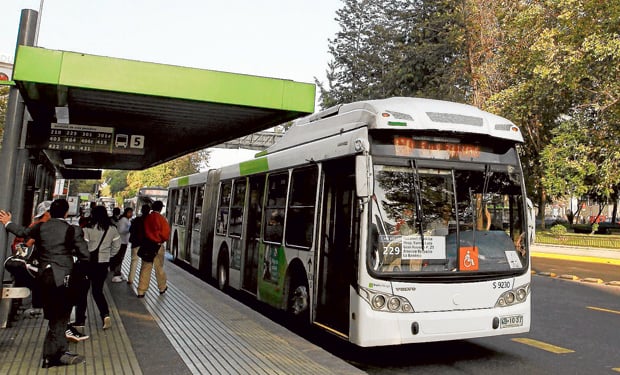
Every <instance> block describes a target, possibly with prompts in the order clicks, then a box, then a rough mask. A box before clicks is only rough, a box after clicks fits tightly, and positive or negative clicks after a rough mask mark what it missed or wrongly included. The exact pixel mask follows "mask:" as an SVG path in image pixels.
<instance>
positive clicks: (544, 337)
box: [320, 275, 620, 375]
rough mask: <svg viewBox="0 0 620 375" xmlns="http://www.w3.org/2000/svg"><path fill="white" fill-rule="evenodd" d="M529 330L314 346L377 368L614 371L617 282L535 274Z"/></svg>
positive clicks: (617, 359)
mask: <svg viewBox="0 0 620 375" xmlns="http://www.w3.org/2000/svg"><path fill="white" fill-rule="evenodd" d="M532 283H533V286H532V290H533V292H532V293H533V307H532V313H533V317H534V318H533V323H532V329H531V331H530V333H528V334H523V335H517V336H499V337H492V338H482V339H474V340H461V341H452V342H440V343H427V344H414V345H403V346H393V347H378V348H357V347H354V346H352V345H349V344H346V343H341V342H339V341H336V340H335V339H333V338H328V337H326V336H324V337H323V339H321V340H320V345H322V346H323V347H324V348H325V349H327V350H329V351H331V352H332V353H334V354H335V355H337V356H339V357H340V358H343V359H345V360H347V361H348V362H349V363H351V364H353V365H354V366H356V367H358V368H360V369H361V370H364V371H366V372H367V373H369V374H376V375H388V374H389V375H395V374H412V373H420V374H442V375H444V374H482V375H484V374H489V375H491V374H492V375H497V374H498V373H501V374H503V375H512V374H514V375H523V374H528V375H529V374H541V375H542V374H545V375H546V374H614V373H620V352H618V342H619V339H618V330H619V329H620V298H619V297H620V288H618V287H614V286H607V285H595V284H587V283H576V282H571V281H567V280H561V279H554V278H549V277H543V276H537V275H534V276H533V281H532Z"/></svg>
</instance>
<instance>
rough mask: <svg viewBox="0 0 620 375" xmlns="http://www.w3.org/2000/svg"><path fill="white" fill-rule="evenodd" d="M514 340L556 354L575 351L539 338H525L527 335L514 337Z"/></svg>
mask: <svg viewBox="0 0 620 375" xmlns="http://www.w3.org/2000/svg"><path fill="white" fill-rule="evenodd" d="M512 341H515V342H518V343H521V344H525V345H529V346H533V347H535V348H538V349H542V350H546V351H548V352H551V353H555V354H566V353H574V352H575V351H574V350H570V349H566V348H561V347H559V346H555V345H551V344H547V343H546V342H542V341H538V340H533V339H528V338H525V337H517V338H515V339H512Z"/></svg>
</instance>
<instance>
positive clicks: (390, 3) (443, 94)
mask: <svg viewBox="0 0 620 375" xmlns="http://www.w3.org/2000/svg"><path fill="white" fill-rule="evenodd" d="M455 12H456V7H455V5H454V4H453V2H451V1H447V0H442V1H432V2H430V1H407V0H382V1H371V0H362V1H359V0H345V1H344V5H343V7H342V8H341V9H340V10H338V11H337V13H336V14H337V17H336V20H337V21H338V23H339V24H340V28H341V30H340V31H339V32H338V33H337V34H336V36H335V38H334V39H330V41H329V43H330V45H329V52H330V54H331V55H332V57H333V60H332V61H331V62H330V63H329V64H328V70H327V81H328V82H327V86H325V85H324V84H323V83H321V82H318V81H316V80H315V81H316V83H317V85H318V86H319V89H320V93H321V94H320V98H321V107H323V108H326V107H330V106H332V105H335V104H338V103H347V102H352V101H356V100H362V99H377V98H384V97H389V96H421V97H431V98H437V99H454V100H463V98H464V96H465V94H464V92H465V90H466V87H465V86H466V83H467V81H466V80H465V79H463V71H462V69H461V65H460V64H458V63H455V61H457V60H458V59H459V56H461V55H462V51H461V50H460V48H462V47H461V46H462V45H461V44H460V43H459V42H460V40H461V39H460V35H461V33H462V27H461V25H460V24H459V21H458V20H459V18H458V17H457V16H456V15H455ZM455 70H458V73H457V72H455Z"/></svg>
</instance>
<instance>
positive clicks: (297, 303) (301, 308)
mask: <svg viewBox="0 0 620 375" xmlns="http://www.w3.org/2000/svg"><path fill="white" fill-rule="evenodd" d="M309 293H310V290H309V288H308V281H307V280H306V277H305V273H304V274H302V273H300V272H295V273H293V274H292V275H291V276H290V278H289V281H288V292H287V306H286V311H287V313H288V314H289V315H290V317H291V318H292V319H293V320H295V321H296V322H299V323H302V324H307V323H309V321H310V295H309Z"/></svg>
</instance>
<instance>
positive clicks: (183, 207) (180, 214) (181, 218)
mask: <svg viewBox="0 0 620 375" xmlns="http://www.w3.org/2000/svg"><path fill="white" fill-rule="evenodd" d="M188 202H189V189H188V188H184V189H181V190H180V191H179V195H178V197H177V203H176V205H175V209H174V223H175V224H177V225H181V226H186V225H187V207H188Z"/></svg>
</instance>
